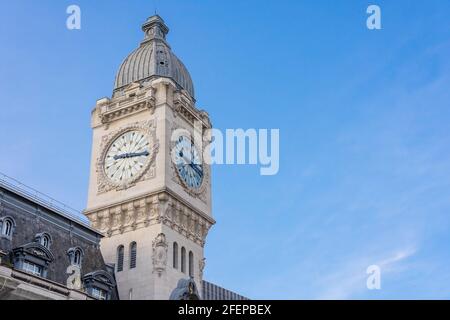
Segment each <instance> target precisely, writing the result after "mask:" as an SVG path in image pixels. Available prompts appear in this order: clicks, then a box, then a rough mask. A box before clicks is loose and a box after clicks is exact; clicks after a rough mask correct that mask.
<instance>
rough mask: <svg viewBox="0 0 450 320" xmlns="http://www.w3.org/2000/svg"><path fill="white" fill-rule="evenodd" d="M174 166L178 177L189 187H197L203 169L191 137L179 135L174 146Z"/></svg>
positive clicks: (200, 181)
mask: <svg viewBox="0 0 450 320" xmlns="http://www.w3.org/2000/svg"><path fill="white" fill-rule="evenodd" d="M174 160H175V166H176V169H177V171H178V174H179V175H180V178H181V179H182V180H183V181H184V183H185V184H186V185H187V186H188V187H189V188H191V189H199V188H200V186H201V185H202V182H203V176H204V170H203V164H202V159H201V157H200V153H199V152H198V149H197V147H196V146H195V145H194V144H193V143H192V141H191V139H189V138H187V137H185V136H180V137H179V138H178V140H177V141H176V143H175V148H174Z"/></svg>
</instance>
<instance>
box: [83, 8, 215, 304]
mask: <svg viewBox="0 0 450 320" xmlns="http://www.w3.org/2000/svg"><path fill="white" fill-rule="evenodd" d="M142 30H143V32H144V39H143V41H142V42H141V43H140V45H139V47H138V48H137V49H135V50H134V51H133V52H132V53H131V54H130V55H129V56H128V57H127V58H126V59H125V60H124V61H123V63H122V65H121V66H120V68H119V71H118V72H117V75H116V79H115V85H114V90H113V93H112V97H111V98H103V99H100V100H98V101H97V104H96V106H95V108H94V110H93V111H92V120H91V126H92V130H93V138H92V139H93V140H92V158H91V170H90V181H89V194H88V203H87V208H86V210H85V212H84V213H85V215H86V216H87V217H88V218H89V220H90V221H91V223H92V225H93V227H95V228H97V229H98V230H100V231H101V232H102V233H104V234H105V238H104V239H102V241H101V250H102V253H103V256H104V258H105V261H106V262H107V263H114V264H115V268H116V280H117V286H118V290H119V296H120V299H124V300H126V299H162V300H165V299H169V297H170V296H171V294H172V292H173V291H174V289H175V288H177V285H178V284H179V283H189V284H190V286H191V285H192V280H193V281H194V282H195V284H196V285H197V286H198V287H200V285H201V281H202V272H203V268H204V266H205V258H204V255H203V248H204V245H205V240H206V236H207V233H208V230H209V229H210V227H211V226H212V225H213V224H214V223H215V221H214V219H213V218H212V214H211V178H210V167H209V165H207V164H206V163H205V162H204V159H203V151H204V146H205V145H206V144H207V143H208V139H207V137H206V135H205V134H204V132H205V130H207V129H210V128H211V123H210V121H209V116H208V114H207V113H206V112H205V111H201V110H199V109H197V107H196V105H195V96H194V86H193V83H192V80H191V77H190V75H189V72H188V71H187V69H186V67H185V66H184V65H183V63H182V62H181V61H180V60H179V59H178V58H177V57H176V56H175V54H174V53H173V52H172V50H171V48H170V46H169V44H168V43H167V41H166V35H167V33H168V32H169V29H168V27H167V26H166V25H165V23H164V21H163V20H162V19H161V17H159V16H158V15H155V16H152V17H150V18H148V19H147V21H145V23H144V24H143V25H142ZM195 136H197V137H200V139H194V137H195ZM182 279H184V280H183V281H180V280H182ZM187 279H192V280H190V281H186V280H187Z"/></svg>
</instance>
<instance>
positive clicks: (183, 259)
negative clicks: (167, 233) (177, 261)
mask: <svg viewBox="0 0 450 320" xmlns="http://www.w3.org/2000/svg"><path fill="white" fill-rule="evenodd" d="M181 272H184V273H186V249H185V248H184V247H181Z"/></svg>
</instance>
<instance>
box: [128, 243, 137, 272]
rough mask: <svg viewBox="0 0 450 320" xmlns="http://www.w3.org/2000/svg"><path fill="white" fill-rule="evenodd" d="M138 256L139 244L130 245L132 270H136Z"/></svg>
mask: <svg viewBox="0 0 450 320" xmlns="http://www.w3.org/2000/svg"><path fill="white" fill-rule="evenodd" d="M136 255H137V244H136V242H132V243H131V244H130V269H134V268H136Z"/></svg>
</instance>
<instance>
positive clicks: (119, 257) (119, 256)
mask: <svg viewBox="0 0 450 320" xmlns="http://www.w3.org/2000/svg"><path fill="white" fill-rule="evenodd" d="M123 251H124V248H123V246H122V245H120V246H119V247H118V248H117V272H120V271H123Z"/></svg>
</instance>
